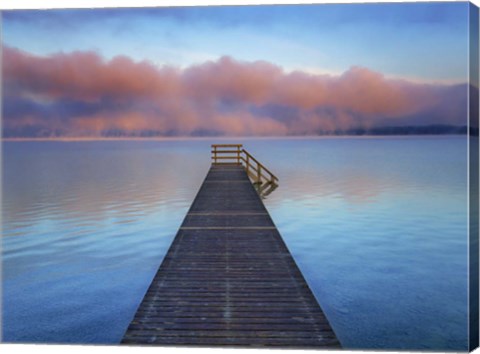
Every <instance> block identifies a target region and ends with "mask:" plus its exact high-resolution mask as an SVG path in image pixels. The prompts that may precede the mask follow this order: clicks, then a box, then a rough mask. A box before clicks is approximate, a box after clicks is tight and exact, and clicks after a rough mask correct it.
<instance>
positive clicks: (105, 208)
mask: <svg viewBox="0 0 480 354" xmlns="http://www.w3.org/2000/svg"><path fill="white" fill-rule="evenodd" d="M15 144H25V143H12V145H11V146H7V147H6V149H5V162H4V166H5V172H4V183H5V185H7V186H8V189H6V190H4V197H3V198H4V200H3V213H4V214H3V217H4V223H6V224H7V225H8V224H9V222H10V221H13V220H14V221H15V224H18V223H21V224H23V223H25V224H28V223H31V222H32V220H36V219H42V218H45V217H48V218H51V219H66V220H68V219H88V220H89V221H98V222H100V221H101V220H103V219H104V218H107V217H110V218H121V219H122V220H121V221H122V222H125V221H126V220H128V218H135V217H136V216H138V215H144V214H148V213H149V212H150V211H152V210H157V211H158V210H161V209H162V208H172V209H177V208H178V207H183V208H185V207H188V205H187V204H188V201H189V200H190V199H193V197H194V193H195V191H196V189H198V187H199V186H200V183H201V182H202V180H203V177H204V174H205V173H206V171H207V168H208V163H209V149H208V146H207V147H206V148H205V149H203V150H205V151H203V150H202V149H200V150H199V152H198V153H197V151H195V150H192V151H191V152H190V154H188V156H186V154H184V153H182V152H181V151H180V152H177V153H175V152H173V150H174V149H175V146H171V148H170V149H169V148H168V146H167V147H163V148H161V146H162V145H160V148H156V147H155V146H152V148H150V149H148V148H147V149H143V150H142V149H135V148H133V149H130V150H129V149H127V148H125V147H122V145H121V144H122V143H119V142H117V143H113V144H114V145H113V148H112V143H104V145H102V143H97V147H98V148H97V149H93V150H92V151H90V149H88V144H89V143H75V144H74V145H70V146H68V144H65V143H43V142H42V143H37V144H38V145H32V150H31V151H29V152H25V153H22V152H21V151H19V150H18V149H16V146H15ZM27 144H28V143H27ZM42 144H49V146H48V145H42ZM115 144H117V145H119V144H120V145H119V146H120V149H115ZM125 144H127V145H128V144H130V145H129V146H130V147H132V143H128V142H127V143H125ZM135 144H136V143H135V142H133V145H135ZM65 148H66V149H65ZM36 150H37V151H36ZM186 159H188V164H187V163H185V161H186Z"/></svg>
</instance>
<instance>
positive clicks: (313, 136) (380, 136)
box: [0, 134, 467, 142]
mask: <svg viewBox="0 0 480 354" xmlns="http://www.w3.org/2000/svg"><path fill="white" fill-rule="evenodd" d="M460 136H465V137H466V136H467V134H416V135H413V134H405V135H302V136H291V135H290V136H243V137H242V136H230V137H229V136H223V137H195V136H186V137H145V138H144V137H95V138H94V137H91V138H86V137H71V138H1V139H0V141H2V142H49V141H50V142H54V141H55V142H95V141H97V142H100V141H188V140H191V141H202V140H205V141H207V140H210V141H213V140H308V139H310V140H312V139H319V140H320V139H382V138H389V139H401V138H440V137H460Z"/></svg>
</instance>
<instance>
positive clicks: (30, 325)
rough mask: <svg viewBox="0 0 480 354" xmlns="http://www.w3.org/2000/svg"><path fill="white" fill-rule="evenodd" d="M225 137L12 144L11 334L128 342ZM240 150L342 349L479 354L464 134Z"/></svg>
mask: <svg viewBox="0 0 480 354" xmlns="http://www.w3.org/2000/svg"><path fill="white" fill-rule="evenodd" d="M217 142H218V143H221V142H231V140H222V139H215V140H214V141H212V140H183V141H117V142H69V143H62V142H41V143H32V142H30V143H29V142H21V143H5V144H4V158H3V205H2V213H3V215H2V216H3V232H4V237H3V238H2V243H3V256H2V257H3V276H4V278H3V300H4V301H3V304H4V318H3V320H4V324H5V326H4V339H5V340H7V341H25V342H32V341H39V342H77V343H82V342H89V343H117V342H118V341H119V340H120V338H121V336H122V334H123V331H124V330H125V328H126V326H127V325H128V323H129V321H130V319H131V316H133V314H134V312H135V310H136V307H137V305H138V303H139V302H140V300H141V299H142V296H143V294H144V292H145V290H146V287H147V286H148V285H149V283H150V281H151V279H152V277H153V275H154V272H155V271H156V269H157V267H158V265H159V264H160V262H161V260H162V258H163V256H164V254H165V252H166V250H167V248H168V246H169V245H170V242H171V240H172V239H173V237H174V235H175V232H176V231H177V229H178V226H179V225H180V223H181V221H182V219H183V217H184V215H185V214H186V212H187V209H188V207H189V206H190V204H191V202H192V200H193V198H194V196H195V194H196V192H197V191H198V188H199V187H200V184H201V183H202V181H203V179H204V177H205V174H206V172H207V170H208V168H209V164H210V145H211V144H212V143H217ZM239 142H240V143H243V144H244V146H245V148H246V149H248V151H249V152H251V153H252V154H253V155H254V156H255V157H256V158H257V159H258V160H259V161H261V162H262V163H264V164H265V165H267V166H268V168H269V169H270V170H271V171H272V172H273V173H275V175H277V176H278V177H279V181H280V184H281V185H280V187H279V188H277V189H276V190H275V192H274V193H271V194H269V195H268V196H267V197H266V199H265V203H266V205H267V208H268V210H269V211H270V213H271V215H272V217H273V220H274V222H275V223H276V225H277V226H278V227H279V229H280V232H281V234H282V236H283V237H284V239H285V240H286V243H287V245H288V247H289V248H290V250H291V251H292V253H293V255H294V257H295V258H296V260H297V262H298V264H299V266H300V267H301V269H302V271H303V273H304V275H305V277H306V279H307V281H308V282H309V284H310V285H311V287H312V290H313V292H314V293H315V295H316V296H317V298H318V299H319V301H320V303H321V305H322V307H323V308H324V310H325V312H326V313H327V315H328V317H329V319H330V322H331V323H332V325H333V327H334V329H335V330H336V332H337V334H338V336H339V338H340V339H341V341H342V344H343V345H345V346H347V347H351V348H394V347H395V348H411V349H422V348H433V349H437V350H446V349H455V350H463V349H464V348H465V341H466V289H467V285H466V274H467V270H466V261H467V260H466V250H467V244H466V223H467V220H466V203H467V195H466V191H467V188H466V169H467V162H466V141H465V139H464V138H462V137H441V138H408V139H407V138H389V139H378V138H377V139H301V140H299V139H263V140H262V139H245V140H242V141H239ZM445 309H448V311H447V310H445ZM66 314H68V315H66Z"/></svg>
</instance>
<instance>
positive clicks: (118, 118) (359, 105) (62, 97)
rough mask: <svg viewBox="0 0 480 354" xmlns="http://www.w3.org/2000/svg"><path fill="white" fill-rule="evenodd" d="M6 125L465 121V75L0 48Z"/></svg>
mask: <svg viewBox="0 0 480 354" xmlns="http://www.w3.org/2000/svg"><path fill="white" fill-rule="evenodd" d="M2 73H3V80H4V102H5V103H4V104H5V107H6V108H5V114H4V128H5V129H6V130H7V131H8V129H11V130H12V131H13V132H14V133H13V135H15V134H16V135H22V134H27V135H28V134H31V135H35V134H38V133H35V132H39V131H41V132H42V133H41V134H47V135H48V131H52V132H53V131H55V132H56V133H55V134H60V135H69V136H75V135H79V136H83V135H103V134H108V131H112V130H114V131H118V132H121V133H122V134H141V133H142V132H146V131H151V132H154V134H159V135H164V134H177V135H191V134H224V135H287V134H316V133H321V132H335V131H338V130H341V131H345V130H348V129H354V128H369V127H375V126H385V125H389V124H390V125H417V124H419V125H421V124H457V125H459V124H460V125H462V124H466V113H465V105H466V85H457V86H448V85H433V84H419V83H412V82H408V81H401V80H391V79H387V78H385V77H384V76H383V75H382V74H381V73H378V72H374V71H371V70H369V69H367V68H362V67H353V68H351V69H350V70H348V71H346V72H345V73H343V74H342V75H340V76H328V75H311V74H307V73H304V72H300V71H296V72H291V73H287V72H285V71H284V70H283V69H282V68H281V67H279V66H277V65H274V64H271V63H268V62H263V61H257V62H241V61H237V60H234V59H232V58H229V57H223V58H220V59H219V60H217V61H210V62H206V63H203V64H201V65H196V66H191V67H189V68H186V69H184V70H180V69H177V68H172V67H167V66H164V67H161V68H158V67H156V66H154V65H153V64H151V63H149V62H134V61H133V60H131V59H130V58H127V57H116V58H113V59H112V60H110V61H106V60H104V59H102V58H101V57H100V56H99V55H98V54H96V53H94V52H72V53H68V54H64V53H60V54H55V55H52V56H48V57H40V56H35V55H32V54H29V53H26V52H23V51H20V50H18V49H14V48H10V47H4V48H3V68H2Z"/></svg>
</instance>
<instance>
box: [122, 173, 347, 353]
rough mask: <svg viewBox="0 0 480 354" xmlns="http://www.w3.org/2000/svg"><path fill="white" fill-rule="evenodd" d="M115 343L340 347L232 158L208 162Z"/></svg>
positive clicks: (267, 216)
mask: <svg viewBox="0 0 480 354" xmlns="http://www.w3.org/2000/svg"><path fill="white" fill-rule="evenodd" d="M122 343H125V344H157V345H193V346H242V347H246V346H254V347H261V346H271V347H273V346H278V347H294V348H309V347H315V348H318V347H328V348H338V347H340V343H339V341H338V340H337V338H336V336H335V333H334V332H333V330H332V328H331V327H330V325H329V323H328V321H327V319H326V317H325V315H324V313H323V311H322V309H321V308H320V306H319V305H318V303H317V301H316V300H315V298H314V296H313V294H312V292H311V291H310V288H309V287H308V285H307V283H306V282H305V279H304V278H303V276H302V274H301V272H300V271H299V269H298V267H297V265H296V264H295V261H294V260H293V258H292V256H291V254H290V253H289V251H288V249H287V247H286V246H285V244H284V242H283V240H282V238H281V236H280V234H279V232H278V230H277V229H276V227H275V225H274V223H273V222H272V219H271V218H270V215H269V214H268V212H267V210H266V209H265V206H264V205H263V202H262V201H261V199H260V197H259V196H258V194H257V192H256V191H255V189H254V187H253V186H252V184H251V183H250V181H249V179H248V177H247V174H246V172H245V169H244V168H243V167H242V166H240V165H239V166H231V165H230V166H224V165H212V167H211V169H210V171H209V172H208V174H207V177H206V178H205V181H204V183H203V185H202V186H201V188H200V191H199V192H198V194H197V197H196V198H195V200H194V202H193V204H192V206H191V207H190V210H189V212H188V214H187V215H186V217H185V219H184V221H183V223H182V225H181V227H180V229H179V231H178V233H177V235H176V237H175V239H174V241H173V243H172V245H171V247H170V249H169V250H168V252H167V254H166V256H165V258H164V260H163V263H162V264H161V266H160V268H159V269H158V271H157V274H156V275H155V277H154V279H153V281H152V284H151V285H150V288H149V289H148V291H147V293H146V294H145V297H144V299H143V301H142V302H141V304H140V306H139V308H138V310H137V313H136V314H135V317H134V319H133V320H132V322H131V323H130V326H129V327H128V329H127V331H126V333H125V336H124V338H123V340H122Z"/></svg>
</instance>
